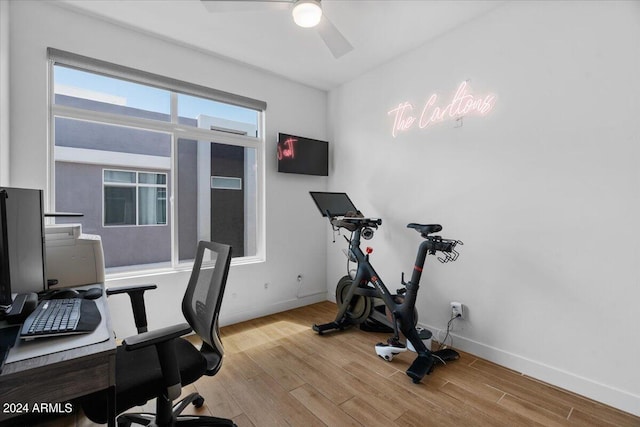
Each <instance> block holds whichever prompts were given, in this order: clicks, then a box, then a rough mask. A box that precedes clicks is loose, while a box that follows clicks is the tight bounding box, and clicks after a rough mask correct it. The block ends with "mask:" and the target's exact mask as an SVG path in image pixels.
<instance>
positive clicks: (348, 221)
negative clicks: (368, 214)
mask: <svg viewBox="0 0 640 427" xmlns="http://www.w3.org/2000/svg"><path fill="white" fill-rule="evenodd" d="M331 225H333V226H334V227H338V228H344V229H346V230H349V231H356V230H357V229H362V228H365V227H373V228H378V226H379V225H382V219H380V218H358V217H353V218H351V217H342V218H340V219H338V218H333V219H332V220H331Z"/></svg>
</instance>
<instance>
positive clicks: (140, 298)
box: [106, 283, 158, 333]
mask: <svg viewBox="0 0 640 427" xmlns="http://www.w3.org/2000/svg"><path fill="white" fill-rule="evenodd" d="M157 287H158V286H157V285H156V284H154V283H149V284H144V285H127V286H118V287H116V288H109V289H107V290H106V294H107V296H109V295H117V294H124V293H126V294H127V295H129V299H130V300H131V310H132V311H133V320H134V321H135V323H136V328H137V329H138V333H142V332H147V310H146V308H145V305H144V291H148V290H150V289H156V288H157Z"/></svg>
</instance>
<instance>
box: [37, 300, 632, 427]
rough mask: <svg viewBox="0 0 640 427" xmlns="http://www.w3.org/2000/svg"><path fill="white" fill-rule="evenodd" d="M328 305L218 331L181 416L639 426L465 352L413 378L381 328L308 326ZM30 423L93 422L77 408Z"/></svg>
mask: <svg viewBox="0 0 640 427" xmlns="http://www.w3.org/2000/svg"><path fill="white" fill-rule="evenodd" d="M335 310H336V306H335V305H334V304H332V303H330V302H324V303H319V304H315V305H311V306H307V307H303V308H300V309H296V310H291V311H288V312H284V313H279V314H275V315H271V316H268V317H264V318H260V319H255V320H251V321H248V322H243V323H240V324H236V325H232V326H228V327H225V328H223V329H222V331H221V334H222V340H223V343H224V345H225V350H226V354H225V360H224V363H223V366H222V369H221V370H220V372H219V373H218V374H217V375H216V376H215V377H211V378H209V377H205V378H202V379H200V380H199V381H198V382H196V383H195V384H193V385H191V386H190V387H188V388H187V389H186V390H185V392H191V391H193V390H195V389H197V391H198V392H199V393H200V394H202V396H204V398H205V402H206V403H205V406H204V407H203V408H201V409H199V410H196V409H195V408H190V409H189V411H190V413H204V414H212V415H215V416H219V417H226V418H232V419H233V420H234V421H235V423H236V424H237V425H238V426H239V427H245V426H246V427H250V426H305V427H306V426H367V427H370V426H395V425H397V426H565V425H572V426H599V427H603V426H640V418H638V417H634V416H632V415H630V414H626V413H623V412H621V411H618V410H616V409H613V408H611V407H607V406H605V405H602V404H599V403H596V402H593V401H591V400H588V399H585V398H583V397H580V396H577V395H575V394H573V393H569V392H566V391H563V390H560V389H557V388H555V387H552V386H549V385H547V384H543V383H541V382H539V381H536V380H534V379H532V378H529V377H526V376H523V375H521V374H519V373H517V372H514V371H511V370H508V369H505V368H502V367H500V366H498V365H495V364H493V363H490V362H487V361H486V360H482V359H479V358H477V357H474V356H472V355H470V354H466V353H462V355H461V358H460V359H459V360H457V361H454V362H450V363H449V364H448V365H447V366H445V367H442V366H440V367H437V368H436V369H435V370H434V372H433V373H432V374H431V375H429V376H427V377H425V379H424V380H423V381H422V383H421V384H418V385H416V384H413V383H412V382H411V380H410V379H409V377H407V376H406V375H405V373H404V371H405V370H406V369H407V367H408V366H409V364H410V363H411V362H412V361H413V357H414V353H404V354H401V355H399V356H397V357H396V358H394V360H393V361H392V362H385V361H383V360H382V359H380V358H379V357H377V356H376V354H375V351H374V350H373V346H374V344H375V343H376V342H379V341H384V340H385V339H386V338H387V335H386V334H373V333H370V332H362V331H360V330H358V329H356V328H353V329H351V330H347V331H343V332H339V333H334V334H329V335H325V336H318V335H317V334H315V333H314V332H313V331H312V330H311V328H310V325H311V324H312V323H320V322H326V321H330V320H332V319H333V316H334V314H335ZM147 406H149V409H152V405H151V404H147ZM39 425H43V426H47V427H72V426H82V427H84V426H90V425H92V424H91V423H90V422H89V421H88V420H86V419H85V418H84V417H83V416H82V414H81V413H79V414H76V415H72V416H67V417H66V418H59V419H57V420H55V421H51V422H47V423H43V424H39Z"/></svg>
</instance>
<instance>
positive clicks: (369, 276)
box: [335, 227, 434, 355]
mask: <svg viewBox="0 0 640 427" xmlns="http://www.w3.org/2000/svg"><path fill="white" fill-rule="evenodd" d="M361 231H362V229H361V228H360V227H358V228H357V229H356V230H354V231H353V234H352V236H351V240H350V243H349V252H350V254H351V255H353V257H354V258H355V259H356V261H357V264H358V268H357V270H356V275H355V278H354V279H353V283H352V285H351V286H350V287H349V290H348V291H347V294H346V296H345V298H344V300H343V302H342V305H341V306H340V308H339V309H338V314H337V316H336V320H335V322H336V323H338V324H340V323H341V322H343V321H344V318H345V317H344V316H345V314H346V312H347V309H348V307H349V305H350V303H351V300H352V299H353V297H354V295H362V296H364V297H378V298H382V300H383V301H384V303H385V305H386V306H387V307H388V308H389V310H390V311H391V314H392V316H393V326H394V331H395V336H394V338H395V339H398V337H399V336H398V330H400V331H401V332H402V334H403V335H404V336H405V337H406V338H407V339H408V340H409V341H410V342H411V344H413V347H414V348H415V350H416V352H417V353H418V355H430V354H431V352H430V351H429V350H428V349H427V347H426V346H425V345H424V343H423V342H422V340H421V339H420V337H419V335H418V331H417V330H416V328H415V324H416V319H415V304H416V297H417V295H418V288H419V287H420V278H421V277H422V269H423V268H424V263H425V260H426V257H427V253H428V252H429V251H433V250H434V245H433V242H431V241H429V240H425V241H424V242H422V243H421V244H420V247H419V248H418V254H417V256H416V262H415V265H414V267H413V272H412V274H411V280H410V281H409V283H404V282H403V285H405V286H406V293H405V295H404V297H403V301H402V302H401V303H398V302H397V301H396V299H395V298H394V295H392V294H391V292H389V289H387V287H386V286H385V284H384V282H383V281H382V280H381V279H380V276H378V274H377V273H376V271H375V270H374V268H373V266H372V265H371V263H370V262H369V254H366V255H365V254H364V253H363V252H362V249H360V238H361ZM368 283H371V284H372V285H373V286H374V288H373V289H372V288H371V287H369V286H367V284H368Z"/></svg>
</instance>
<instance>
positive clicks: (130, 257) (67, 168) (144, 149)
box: [54, 117, 171, 273]
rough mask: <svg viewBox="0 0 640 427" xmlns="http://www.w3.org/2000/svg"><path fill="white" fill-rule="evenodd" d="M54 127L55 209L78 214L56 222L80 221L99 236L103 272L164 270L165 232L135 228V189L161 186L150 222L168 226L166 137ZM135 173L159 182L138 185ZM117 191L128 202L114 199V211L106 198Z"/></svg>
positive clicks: (71, 124) (167, 261)
mask: <svg viewBox="0 0 640 427" xmlns="http://www.w3.org/2000/svg"><path fill="white" fill-rule="evenodd" d="M54 123H55V147H54V158H55V185H56V188H55V197H56V199H55V210H56V211H58V212H79V213H82V214H83V215H84V216H82V217H79V218H69V219H64V218H56V222H57V223H64V222H72V223H81V224H82V230H83V232H84V233H87V234H97V235H99V236H101V238H102V247H103V250H104V258H105V266H106V267H107V272H108V273H111V272H115V271H122V270H139V269H140V268H145V267H160V266H165V267H170V266H171V230H170V228H169V227H148V226H138V225H136V224H137V222H138V217H139V212H138V211H137V210H136V203H137V202H136V201H135V200H136V198H137V194H138V189H137V188H136V187H137V186H148V185H162V188H163V190H164V192H165V195H164V200H162V201H161V202H159V203H161V204H162V203H164V204H165V207H164V208H163V207H162V206H160V207H157V206H156V208H155V211H156V212H158V214H157V217H156V218H155V221H154V222H153V224H169V223H170V221H171V219H170V216H169V215H170V213H169V212H168V208H167V207H168V204H167V202H166V200H167V199H168V197H170V194H168V193H169V189H168V188H167V187H166V183H168V182H170V176H171V175H170V169H171V157H170V156H171V135H170V134H167V133H164V132H156V131H151V130H145V129H135V128H131V127H127V126H117V125H106V124H101V123H94V122H88V121H84V120H73V119H66V118H60V117H57V118H55V122H54ZM138 172H141V173H140V175H142V176H143V178H142V179H143V180H148V178H147V175H148V176H149V177H153V178H151V179H149V180H150V181H158V182H164V183H165V184H146V183H145V184H139V183H137V179H138V178H137V173H138ZM158 175H160V176H161V177H162V178H157V176H158ZM105 187H106V188H105ZM109 188H112V189H111V190H109ZM116 188H119V189H120V190H116ZM123 189H124V190H123ZM117 191H120V192H122V191H129V193H127V194H128V196H127V197H128V199H124V198H123V195H122V194H120V195H119V197H120V198H121V202H120V204H121V206H120V207H117V203H116V202H115V201H113V202H112V203H111V204H110V203H109V200H108V197H111V196H112V195H113V194H114V193H116V192H117ZM159 197H160V196H159Z"/></svg>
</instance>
